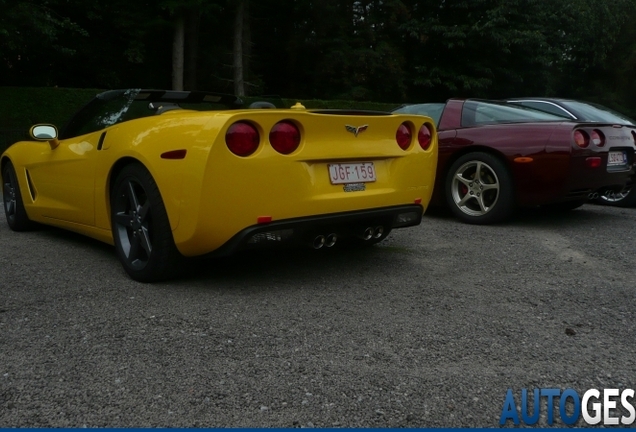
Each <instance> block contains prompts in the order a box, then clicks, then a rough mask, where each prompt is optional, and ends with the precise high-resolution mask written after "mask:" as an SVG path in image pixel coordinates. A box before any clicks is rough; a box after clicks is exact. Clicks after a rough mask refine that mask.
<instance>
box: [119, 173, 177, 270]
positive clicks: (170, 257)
mask: <svg viewBox="0 0 636 432" xmlns="http://www.w3.org/2000/svg"><path fill="white" fill-rule="evenodd" d="M111 224H112V232H113V239H114V241H115V247H116V249H117V255H118V257H119V260H120V261H121V263H122V265H123V266H124V269H125V270H126V272H127V273H128V274H129V275H130V277H131V278H133V279H135V280H137V281H139V282H156V281H160V280H164V279H168V278H170V277H172V276H174V274H175V271H176V269H177V268H178V267H179V262H180V260H181V258H182V257H181V255H180V254H179V252H178V251H177V248H176V246H175V244H174V239H173V237H172V230H171V228H170V221H169V220H168V214H167V213H166V209H165V207H164V204H163V200H162V198H161V194H160V192H159V188H158V187H157V184H156V183H155V181H154V179H153V178H152V176H151V175H150V173H149V172H148V170H147V169H146V168H145V167H144V166H142V165H141V164H131V165H127V166H126V167H124V168H123V169H122V170H121V172H120V173H119V174H118V175H117V177H116V179H115V182H114V184H113V189H112V194H111Z"/></svg>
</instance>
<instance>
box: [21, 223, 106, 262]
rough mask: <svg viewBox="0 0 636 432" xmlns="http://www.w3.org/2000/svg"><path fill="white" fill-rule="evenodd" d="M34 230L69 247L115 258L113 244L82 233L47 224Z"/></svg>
mask: <svg viewBox="0 0 636 432" xmlns="http://www.w3.org/2000/svg"><path fill="white" fill-rule="evenodd" d="M34 232H37V233H38V234H40V235H42V236H43V237H45V238H48V239H50V240H52V241H54V242H60V243H61V244H66V245H68V246H71V247H77V248H81V249H90V250H94V251H96V252H97V253H99V254H101V255H110V256H112V257H113V258H114V259H117V256H116V255H115V248H114V247H113V246H111V245H109V244H106V243H104V242H101V241H99V240H95V239H93V238H90V237H86V236H84V235H82V234H77V233H74V232H72V231H66V230H63V229H61V228H56V227H52V226H47V225H39V226H38V227H37V228H36V229H35V230H34Z"/></svg>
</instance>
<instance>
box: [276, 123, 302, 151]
mask: <svg viewBox="0 0 636 432" xmlns="http://www.w3.org/2000/svg"><path fill="white" fill-rule="evenodd" d="M269 142H270V143H271V144H272V147H274V150H276V151H277V152H278V153H282V154H290V153H293V152H294V151H295V150H296V149H297V148H298V146H299V145H300V131H299V130H298V127H297V126H296V125H295V124H294V123H293V122H291V121H289V120H283V121H281V122H278V123H276V124H275V125H274V127H273V128H272V130H271V131H270V133H269Z"/></svg>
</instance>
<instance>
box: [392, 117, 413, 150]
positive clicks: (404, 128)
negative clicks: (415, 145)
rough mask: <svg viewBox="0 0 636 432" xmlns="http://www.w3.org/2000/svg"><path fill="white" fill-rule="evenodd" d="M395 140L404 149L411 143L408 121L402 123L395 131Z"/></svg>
mask: <svg viewBox="0 0 636 432" xmlns="http://www.w3.org/2000/svg"><path fill="white" fill-rule="evenodd" d="M395 141H397V143H398V145H399V146H400V148H401V149H402V150H406V149H407V148H409V146H410V145H411V128H410V127H409V125H408V123H406V122H405V123H402V124H401V125H400V127H399V128H398V130H397V132H396V133H395Z"/></svg>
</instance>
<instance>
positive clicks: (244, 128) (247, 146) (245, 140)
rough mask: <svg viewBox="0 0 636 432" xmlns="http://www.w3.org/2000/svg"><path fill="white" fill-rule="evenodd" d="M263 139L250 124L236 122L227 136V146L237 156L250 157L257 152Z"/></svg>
mask: <svg viewBox="0 0 636 432" xmlns="http://www.w3.org/2000/svg"><path fill="white" fill-rule="evenodd" d="M260 140H261V138H260V136H259V134H258V130H257V129H256V128H255V127H254V126H253V125H252V124H250V123H247V122H242V121H241V122H236V123H234V124H233V125H232V126H230V128H229V129H228V130H227V133H226V134H225V144H227V148H229V149H230V151H231V152H232V153H234V154H235V155H237V156H249V155H251V154H252V153H254V152H255V151H256V149H257V148H258V143H259V142H260Z"/></svg>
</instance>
